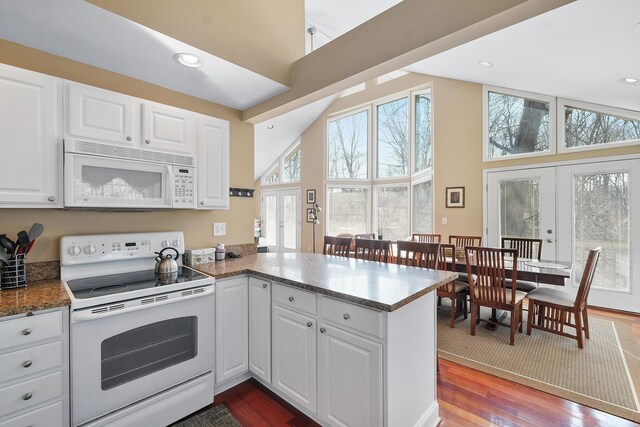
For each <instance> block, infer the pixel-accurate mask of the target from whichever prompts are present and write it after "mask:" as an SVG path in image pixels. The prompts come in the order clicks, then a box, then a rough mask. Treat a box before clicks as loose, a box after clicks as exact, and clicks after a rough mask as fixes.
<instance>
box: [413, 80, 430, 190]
mask: <svg viewBox="0 0 640 427" xmlns="http://www.w3.org/2000/svg"><path fill="white" fill-rule="evenodd" d="M425 93H428V94H429V95H430V99H431V106H430V108H429V121H430V122H431V166H430V167H427V168H426V169H422V170H420V171H417V172H416V164H415V158H416V103H415V98H416V97H417V96H420V95H424V94H425ZM409 99H410V101H409V102H410V105H409V113H410V117H409V145H410V153H409V156H410V158H411V161H410V164H409V173H410V175H411V178H416V177H417V176H420V175H423V174H430V173H431V172H432V171H433V163H434V157H435V156H434V149H435V147H434V143H433V142H434V140H433V134H434V132H433V125H434V123H433V104H434V103H433V87H432V86H431V84H430V85H429V87H428V88H426V89H422V90H415V91H411V93H410V94H409ZM412 125H413V126H412Z"/></svg>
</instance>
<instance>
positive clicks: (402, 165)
mask: <svg viewBox="0 0 640 427" xmlns="http://www.w3.org/2000/svg"><path fill="white" fill-rule="evenodd" d="M376 118H377V134H376V135H377V139H378V141H377V153H376V157H377V165H376V178H392V177H398V176H408V175H409V134H408V131H409V99H408V98H400V99H396V100H395V101H391V102H387V103H385V104H380V105H378V108H377V115H376Z"/></svg>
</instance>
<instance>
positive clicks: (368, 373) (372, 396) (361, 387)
mask: <svg viewBox="0 0 640 427" xmlns="http://www.w3.org/2000/svg"><path fill="white" fill-rule="evenodd" d="M318 415H319V416H320V418H321V419H322V420H324V421H326V422H328V423H330V424H331V425H336V426H352V427H356V426H363V427H369V426H380V425H382V344H380V343H378V342H375V341H372V340H369V339H366V338H363V337H361V336H358V335H356V334H353V333H351V332H347V331H343V330H341V329H339V328H337V327H334V326H331V325H329V324H326V323H321V324H320V334H319V335H318Z"/></svg>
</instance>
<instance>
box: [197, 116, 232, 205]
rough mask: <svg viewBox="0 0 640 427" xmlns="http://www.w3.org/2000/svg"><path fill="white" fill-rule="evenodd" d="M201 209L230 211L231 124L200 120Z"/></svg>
mask: <svg viewBox="0 0 640 427" xmlns="http://www.w3.org/2000/svg"><path fill="white" fill-rule="evenodd" d="M197 207H198V209H229V122H228V121H227V120H221V119H217V118H215V117H209V116H202V115H201V116H199V117H198V203H197Z"/></svg>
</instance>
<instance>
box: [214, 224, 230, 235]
mask: <svg viewBox="0 0 640 427" xmlns="http://www.w3.org/2000/svg"><path fill="white" fill-rule="evenodd" d="M226 234H227V223H226V222H214V223H213V235H214V236H225V235H226Z"/></svg>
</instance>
